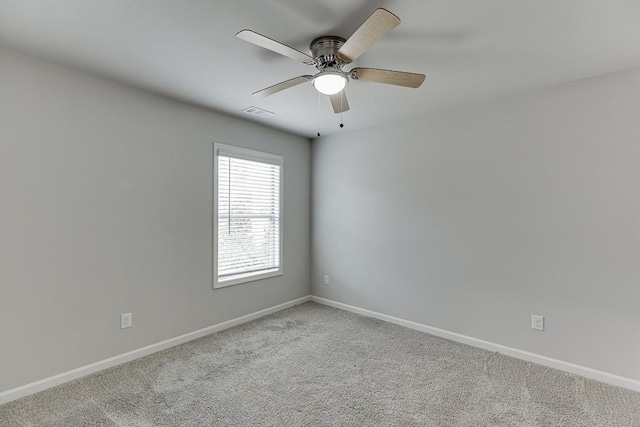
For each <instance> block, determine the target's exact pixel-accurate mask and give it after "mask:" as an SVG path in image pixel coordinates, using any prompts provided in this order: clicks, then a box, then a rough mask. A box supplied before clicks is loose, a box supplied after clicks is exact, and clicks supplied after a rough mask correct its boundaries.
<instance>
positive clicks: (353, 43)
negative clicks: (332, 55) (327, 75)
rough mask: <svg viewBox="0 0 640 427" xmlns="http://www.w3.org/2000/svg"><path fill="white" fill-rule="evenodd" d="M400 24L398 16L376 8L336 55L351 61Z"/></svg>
mask: <svg viewBox="0 0 640 427" xmlns="http://www.w3.org/2000/svg"><path fill="white" fill-rule="evenodd" d="M398 25H400V18H398V17H397V16H396V15H394V14H393V13H391V12H389V11H388V10H387V9H383V8H378V9H376V10H375V11H374V12H373V13H372V14H371V16H369V18H367V20H366V21H364V23H363V24H362V25H361V26H360V28H358V29H357V30H356V32H355V33H353V34H352V35H351V37H349V40H347V41H346V42H345V43H344V44H343V45H342V47H341V48H340V50H338V56H339V57H340V59H342V60H343V61H345V62H353V61H355V59H356V58H358V57H359V56H360V55H362V54H363V53H364V52H365V51H366V50H367V49H369V47H370V46H371V45H372V44H374V43H375V42H376V41H378V40H379V39H380V38H381V37H382V36H384V35H385V34H387V33H388V32H389V31H391V30H393V29H394V28H395V27H397V26H398Z"/></svg>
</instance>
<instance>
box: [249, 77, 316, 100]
mask: <svg viewBox="0 0 640 427" xmlns="http://www.w3.org/2000/svg"><path fill="white" fill-rule="evenodd" d="M312 78H313V76H298V77H294V78H292V79H289V80H285V81H283V82H280V83H278V84H275V85H273V86H269V87H268V88H265V89H262V90H259V91H257V92H254V93H253V94H252V95H253V96H258V97H261V98H264V97H265V96H269V95H273V94H274V93H278V92H280V91H281V90H285V89H289V88H290V87H294V86H297V85H299V84H302V83H306V82H308V81H309V80H311V79H312Z"/></svg>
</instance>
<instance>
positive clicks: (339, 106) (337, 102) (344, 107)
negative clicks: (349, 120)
mask: <svg viewBox="0 0 640 427" xmlns="http://www.w3.org/2000/svg"><path fill="white" fill-rule="evenodd" d="M329 98H330V99H331V105H332V106H333V111H334V112H335V113H336V114H338V113H344V112H345V111H349V101H347V94H346V92H345V91H344V90H343V91H340V92H338V93H336V94H335V95H330V96H329Z"/></svg>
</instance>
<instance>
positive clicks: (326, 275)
mask: <svg viewBox="0 0 640 427" xmlns="http://www.w3.org/2000/svg"><path fill="white" fill-rule="evenodd" d="M324 284H325V285H328V284H329V275H328V274H325V275H324Z"/></svg>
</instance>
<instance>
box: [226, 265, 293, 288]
mask: <svg viewBox="0 0 640 427" xmlns="http://www.w3.org/2000/svg"><path fill="white" fill-rule="evenodd" d="M276 276H282V269H278V270H269V271H265V272H264V273H259V274H246V275H237V276H233V277H229V278H227V279H222V280H216V281H215V282H214V283H213V289H220V288H226V287H227V286H233V285H239V284H241V283H247V282H254V281H256V280H262V279H268V278H270V277H276Z"/></svg>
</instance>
